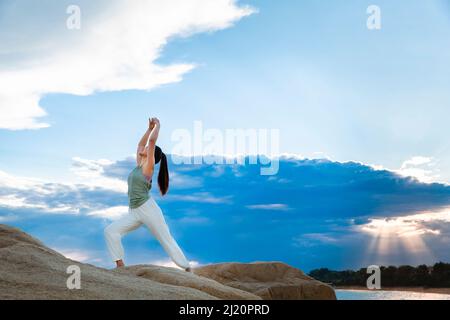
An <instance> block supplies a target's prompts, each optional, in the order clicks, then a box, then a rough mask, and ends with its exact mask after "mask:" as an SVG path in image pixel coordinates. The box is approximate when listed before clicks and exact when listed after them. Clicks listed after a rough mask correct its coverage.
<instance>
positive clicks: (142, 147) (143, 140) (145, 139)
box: [136, 119, 154, 165]
mask: <svg viewBox="0 0 450 320" xmlns="http://www.w3.org/2000/svg"><path fill="white" fill-rule="evenodd" d="M153 126H154V124H153V122H152V119H148V129H147V131H146V132H145V133H144V135H143V136H142V138H141V140H140V141H139V144H138V147H137V151H136V162H137V165H140V163H141V158H142V157H141V153H143V152H144V150H145V146H146V145H147V142H148V137H149V136H150V133H151V132H152V129H153Z"/></svg>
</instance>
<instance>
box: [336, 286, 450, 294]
mask: <svg viewBox="0 0 450 320" xmlns="http://www.w3.org/2000/svg"><path fill="white" fill-rule="evenodd" d="M334 289H335V290H355V291H406V292H417V293H438V294H448V295H450V288H424V287H385V288H383V287H381V289H380V290H369V289H367V288H366V287H362V286H361V287H360V286H338V287H334Z"/></svg>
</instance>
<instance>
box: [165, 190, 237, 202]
mask: <svg viewBox="0 0 450 320" xmlns="http://www.w3.org/2000/svg"><path fill="white" fill-rule="evenodd" d="M166 200H176V201H187V202H197V203H212V204H220V203H230V202H231V196H226V197H215V196H213V195H211V194H210V193H209V192H197V193H194V194H190V195H179V194H177V195H174V194H168V195H167V196H166Z"/></svg>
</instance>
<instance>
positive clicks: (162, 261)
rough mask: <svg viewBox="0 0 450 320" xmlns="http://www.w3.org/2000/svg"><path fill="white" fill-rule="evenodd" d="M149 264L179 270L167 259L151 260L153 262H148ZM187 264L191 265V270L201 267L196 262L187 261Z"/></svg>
mask: <svg viewBox="0 0 450 320" xmlns="http://www.w3.org/2000/svg"><path fill="white" fill-rule="evenodd" d="M149 264H151V265H154V266H161V267H168V268H176V269H180V267H178V266H177V265H176V264H175V263H174V262H173V261H172V260H169V259H160V260H153V261H150V262H149ZM189 264H190V265H191V268H196V267H200V266H202V264H200V263H199V262H198V261H189Z"/></svg>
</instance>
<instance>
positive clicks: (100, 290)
mask: <svg viewBox="0 0 450 320" xmlns="http://www.w3.org/2000/svg"><path fill="white" fill-rule="evenodd" d="M71 265H77V266H79V267H80V269H81V290H69V289H68V288H67V285H66V282H67V279H68V277H69V276H70V275H69V274H67V267H69V266H71ZM138 275H139V276H138ZM203 290H204V291H203ZM224 298H233V299H260V298H259V297H258V296H255V295H252V294H250V293H248V292H243V291H241V290H237V289H234V288H231V287H226V286H224V285H222V284H220V283H217V282H215V281H213V280H210V279H207V278H201V277H198V276H196V275H189V274H186V272H185V271H178V270H176V269H173V268H162V267H153V266H139V267H132V268H128V269H126V270H119V271H116V270H112V271H111V270H106V269H102V268H97V267H95V266H92V265H88V264H83V263H79V262H76V261H72V260H69V259H67V258H65V257H64V256H63V255H61V254H59V253H58V252H56V251H54V250H51V249H49V248H47V247H45V246H44V245H43V244H42V243H41V242H39V241H38V240H36V239H34V238H32V237H30V236H29V235H27V234H25V233H23V232H22V231H20V230H18V229H15V228H11V227H8V226H5V225H1V224H0V300H5V299H51V300H53V299H58V300H59V299H83V300H84V299H89V300H91V299H107V300H115V299H158V300H169V299H174V300H180V299H192V300H200V299H201V300H216V299H224Z"/></svg>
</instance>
